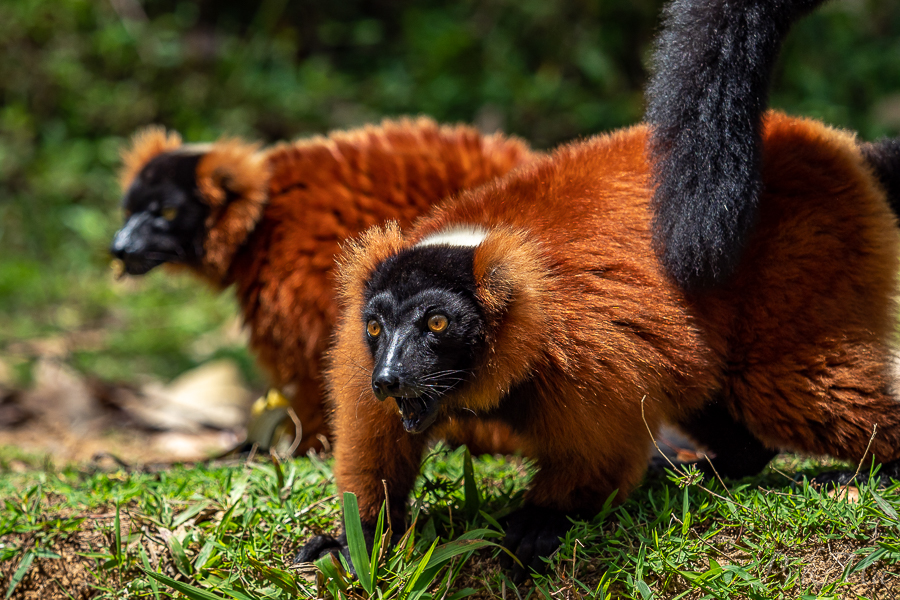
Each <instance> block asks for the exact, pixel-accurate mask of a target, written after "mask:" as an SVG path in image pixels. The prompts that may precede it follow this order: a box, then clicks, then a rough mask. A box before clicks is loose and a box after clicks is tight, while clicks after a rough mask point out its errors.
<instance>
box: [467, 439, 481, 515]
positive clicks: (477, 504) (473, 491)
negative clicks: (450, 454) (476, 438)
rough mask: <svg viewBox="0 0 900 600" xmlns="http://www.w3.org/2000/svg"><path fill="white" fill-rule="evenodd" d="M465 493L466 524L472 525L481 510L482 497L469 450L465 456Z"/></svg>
mask: <svg viewBox="0 0 900 600" xmlns="http://www.w3.org/2000/svg"><path fill="white" fill-rule="evenodd" d="M463 493H464V494H465V501H464V503H463V512H464V513H465V515H466V522H468V523H471V522H472V521H473V520H474V519H475V517H476V516H478V510H479V509H480V508H481V495H480V494H479V493H478V485H477V484H476V483H475V468H474V467H473V466H472V454H471V452H469V449H468V448H466V451H465V454H464V455H463Z"/></svg>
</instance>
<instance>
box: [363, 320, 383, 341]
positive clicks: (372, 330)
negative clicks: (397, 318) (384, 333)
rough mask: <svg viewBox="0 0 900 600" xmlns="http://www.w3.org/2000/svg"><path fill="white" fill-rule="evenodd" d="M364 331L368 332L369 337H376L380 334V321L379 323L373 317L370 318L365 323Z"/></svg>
mask: <svg viewBox="0 0 900 600" xmlns="http://www.w3.org/2000/svg"><path fill="white" fill-rule="evenodd" d="M366 333H368V334H369V337H373V338H375V337H378V336H379V335H380V334H381V323H379V322H378V321H376V320H375V319H372V320H371V321H369V323H368V324H367V325H366Z"/></svg>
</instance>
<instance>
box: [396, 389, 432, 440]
mask: <svg viewBox="0 0 900 600" xmlns="http://www.w3.org/2000/svg"><path fill="white" fill-rule="evenodd" d="M394 401H395V402H396V403H397V408H399V409H400V420H401V421H402V422H403V428H404V429H405V430H406V431H408V432H409V433H422V432H423V431H425V430H426V429H428V426H429V425H431V424H432V423H433V422H434V420H435V418H436V417H437V407H438V402H435V401H434V400H429V399H427V398H425V397H423V396H414V397H409V398H397V397H395V398H394Z"/></svg>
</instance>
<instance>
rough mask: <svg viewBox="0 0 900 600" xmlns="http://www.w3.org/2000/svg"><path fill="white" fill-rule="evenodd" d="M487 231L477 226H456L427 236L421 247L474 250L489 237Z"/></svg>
mask: <svg viewBox="0 0 900 600" xmlns="http://www.w3.org/2000/svg"><path fill="white" fill-rule="evenodd" d="M487 234H488V232H487V229H484V228H483V227H479V226H477V225H454V226H453V227H450V228H448V229H444V230H442V231H437V232H435V233H432V234H431V235H428V236H426V237H425V238H424V239H422V241H420V242H419V243H418V244H416V247H419V246H465V247H468V248H474V247H475V246H477V245H479V244H480V243H481V242H483V241H484V238H486V237H487Z"/></svg>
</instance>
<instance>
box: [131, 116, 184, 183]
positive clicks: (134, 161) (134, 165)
mask: <svg viewBox="0 0 900 600" xmlns="http://www.w3.org/2000/svg"><path fill="white" fill-rule="evenodd" d="M180 147H181V136H180V135H178V133H177V132H175V131H169V132H166V128H165V127H163V126H162V125H150V126H149V127H145V128H144V129H141V130H140V131H138V132H137V133H135V134H134V135H133V136H132V138H131V145H130V146H129V147H127V148H124V149H123V150H122V170H121V171H120V173H119V183H120V184H121V186H122V191H125V190H127V189H128V186H130V185H131V182H132V181H134V178H135V177H137V174H138V173H139V172H140V170H141V169H143V168H144V166H145V165H146V164H147V163H148V162H150V161H151V160H152V159H153V157H155V156H157V155H159V154H162V153H163V152H171V151H172V150H177V149H178V148H180Z"/></svg>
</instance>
